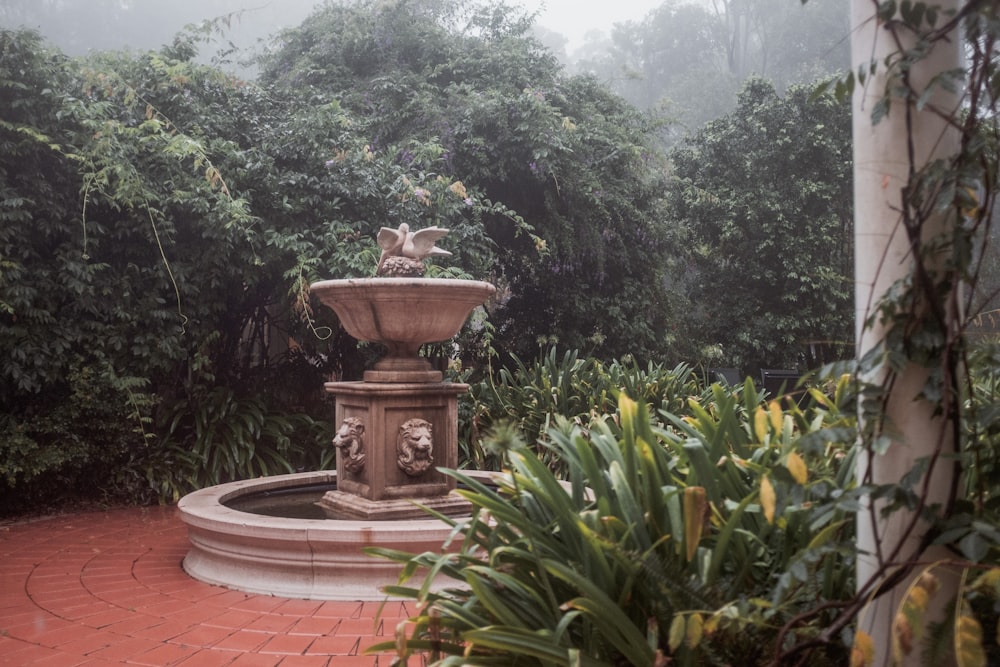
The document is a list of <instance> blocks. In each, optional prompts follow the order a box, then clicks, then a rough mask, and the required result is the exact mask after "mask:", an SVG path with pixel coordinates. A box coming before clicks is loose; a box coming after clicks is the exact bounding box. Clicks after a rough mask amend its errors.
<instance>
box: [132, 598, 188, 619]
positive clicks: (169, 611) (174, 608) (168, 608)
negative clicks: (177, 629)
mask: <svg viewBox="0 0 1000 667" xmlns="http://www.w3.org/2000/svg"><path fill="white" fill-rule="evenodd" d="M190 608H191V603H190V602H188V601H187V600H173V599H170V598H166V599H164V598H160V599H159V601H155V602H152V603H150V604H144V605H142V606H137V607H136V611H141V612H142V613H144V614H149V615H150V616H172V615H174V614H183V613H184V612H185V611H186V610H188V609H190Z"/></svg>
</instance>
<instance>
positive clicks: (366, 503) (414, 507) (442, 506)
mask: <svg viewBox="0 0 1000 667" xmlns="http://www.w3.org/2000/svg"><path fill="white" fill-rule="evenodd" d="M316 504H317V505H319V506H320V507H322V508H323V511H324V512H326V513H327V516H329V517H330V518H348V519H364V520H366V521H399V520H406V519H426V518H427V510H433V511H435V512H437V513H439V514H443V515H445V516H468V515H469V512H471V511H472V503H470V502H469V501H467V500H466V499H465V498H463V497H461V496H460V495H458V494H457V493H455V492H452V493H449V494H448V495H446V496H438V497H435V498H414V499H413V500H406V499H402V498H399V499H394V500H368V499H367V498H361V497H359V496H356V495H354V494H353V493H345V492H343V491H327V492H326V493H325V494H323V498H322V499H321V500H320V501H319V502H318V503H316ZM425 508H426V509H425Z"/></svg>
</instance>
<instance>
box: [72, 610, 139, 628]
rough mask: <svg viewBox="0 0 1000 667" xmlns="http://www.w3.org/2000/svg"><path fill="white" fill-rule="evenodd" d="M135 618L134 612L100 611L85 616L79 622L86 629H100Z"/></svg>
mask: <svg viewBox="0 0 1000 667" xmlns="http://www.w3.org/2000/svg"><path fill="white" fill-rule="evenodd" d="M135 616H136V612H134V611H129V610H127V609H111V610H108V611H102V612H100V613H97V614H92V615H90V616H86V617H84V618H83V619H81V620H82V622H83V624H84V625H86V626H88V627H91V628H96V629H101V628H105V627H107V626H109V625H114V624H115V623H121V622H122V621H128V620H130V619H133V618H135Z"/></svg>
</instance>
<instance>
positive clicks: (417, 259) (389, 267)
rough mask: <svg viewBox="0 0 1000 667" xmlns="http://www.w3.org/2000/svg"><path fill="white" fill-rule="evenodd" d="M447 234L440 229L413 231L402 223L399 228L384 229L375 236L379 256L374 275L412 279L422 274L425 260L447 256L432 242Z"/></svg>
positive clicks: (446, 253)
mask: <svg viewBox="0 0 1000 667" xmlns="http://www.w3.org/2000/svg"><path fill="white" fill-rule="evenodd" d="M447 233H448V230H447V229H444V228H442V227H428V228H427V229H420V230H417V231H415V232H411V231H410V226H409V225H408V224H406V223H405V222H404V223H402V224H401V225H399V229H393V228H391V227H383V228H382V229H380V230H379V233H378V238H377V241H378V245H379V247H380V248H382V255H381V256H380V257H379V260H378V267H376V269H375V275H376V276H385V277H389V278H412V277H418V276H422V275H424V262H423V260H424V258H425V257H432V256H435V255H450V254H451V253H450V252H448V251H447V250H442V249H441V248H439V247H437V246H436V245H434V243H435V242H436V241H437V240H438V239H440V238H442V237H443V236H444V235H445V234H447Z"/></svg>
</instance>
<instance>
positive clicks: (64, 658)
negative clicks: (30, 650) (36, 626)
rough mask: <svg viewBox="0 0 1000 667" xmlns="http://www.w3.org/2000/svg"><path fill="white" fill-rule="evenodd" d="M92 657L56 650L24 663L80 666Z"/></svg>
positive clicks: (36, 666) (35, 666) (33, 666)
mask: <svg viewBox="0 0 1000 667" xmlns="http://www.w3.org/2000/svg"><path fill="white" fill-rule="evenodd" d="M90 661H91V659H90V658H88V657H87V656H85V655H75V654H73V653H63V652H61V651H55V652H53V653H52V655H49V656H46V657H39V658H32V659H31V661H30V662H26V663H23V664H25V665H31V667H78V666H79V665H82V664H84V663H87V662H90Z"/></svg>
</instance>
